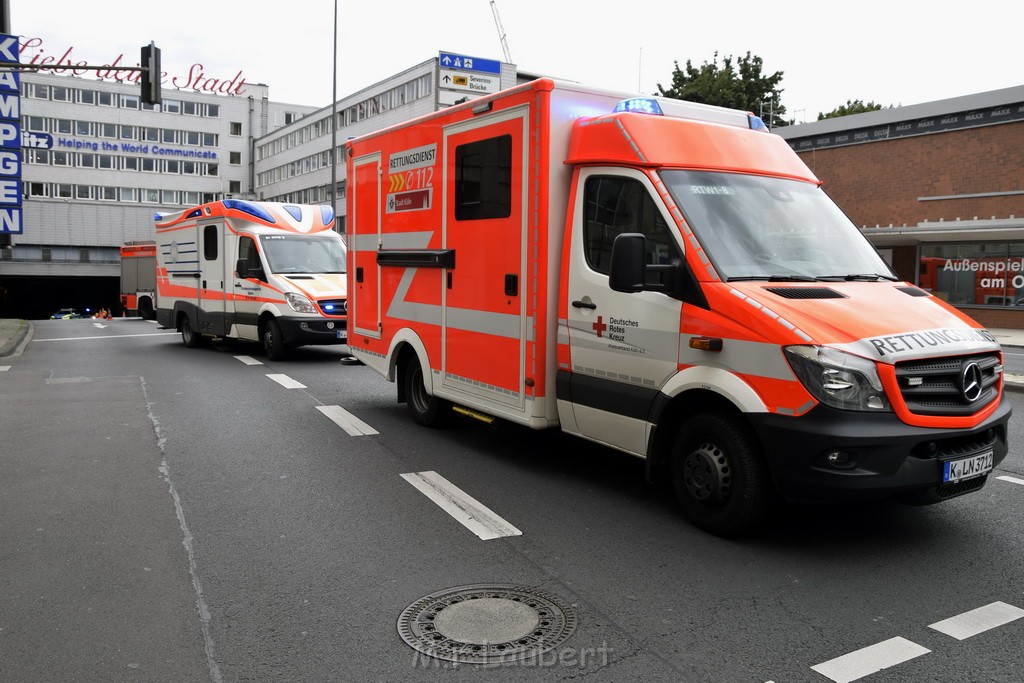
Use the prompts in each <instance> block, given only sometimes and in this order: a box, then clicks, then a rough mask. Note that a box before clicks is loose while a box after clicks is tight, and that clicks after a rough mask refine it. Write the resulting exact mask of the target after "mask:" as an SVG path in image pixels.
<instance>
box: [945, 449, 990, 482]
mask: <svg viewBox="0 0 1024 683" xmlns="http://www.w3.org/2000/svg"><path fill="white" fill-rule="evenodd" d="M991 471H992V451H989V452H988V453H982V454H981V455H974V456H971V457H970V458H962V459H960V460H950V461H949V462H944V463H942V481H943V482H947V481H960V480H961V479H973V478H974V477H980V476H981V475H983V474H987V473H988V472H991Z"/></svg>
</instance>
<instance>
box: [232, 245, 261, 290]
mask: <svg viewBox="0 0 1024 683" xmlns="http://www.w3.org/2000/svg"><path fill="white" fill-rule="evenodd" d="M238 258H244V259H245V261H246V265H247V266H248V268H249V277H255V278H259V279H260V280H262V279H263V265H262V264H261V263H260V253H259V252H258V251H257V250H256V240H254V239H253V238H251V237H246V236H242V237H240V238H239V239H238Z"/></svg>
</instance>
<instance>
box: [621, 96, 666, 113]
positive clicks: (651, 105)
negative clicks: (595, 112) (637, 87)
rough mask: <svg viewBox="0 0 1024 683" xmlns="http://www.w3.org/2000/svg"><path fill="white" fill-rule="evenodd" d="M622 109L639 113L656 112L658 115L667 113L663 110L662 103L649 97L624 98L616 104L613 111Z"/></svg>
mask: <svg viewBox="0 0 1024 683" xmlns="http://www.w3.org/2000/svg"><path fill="white" fill-rule="evenodd" d="M622 111H628V112H636V113H638V114H656V115H658V116H664V115H665V113H664V112H663V111H661V105H660V104H658V101H657V100H652V99H650V98H647V97H633V98H630V99H628V100H622V101H621V102H619V103H618V104H616V105H615V109H614V110H613V112H614V113H618V112H622Z"/></svg>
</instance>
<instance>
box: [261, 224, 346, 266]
mask: <svg viewBox="0 0 1024 683" xmlns="http://www.w3.org/2000/svg"><path fill="white" fill-rule="evenodd" d="M260 243H261V244H262V245H263V252H264V253H265V254H266V256H267V263H268V265H269V266H270V270H271V271H273V272H274V273H278V274H280V275H293V274H297V273H344V272H345V243H344V242H342V241H341V237H340V236H339V235H338V234H337V233H335V232H320V233H316V234H313V235H262V236H261V237H260Z"/></svg>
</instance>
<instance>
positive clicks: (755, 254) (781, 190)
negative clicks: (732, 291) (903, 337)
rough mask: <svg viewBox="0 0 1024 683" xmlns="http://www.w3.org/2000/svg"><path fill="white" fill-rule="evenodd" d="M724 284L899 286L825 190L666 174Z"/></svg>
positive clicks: (730, 176)
mask: <svg viewBox="0 0 1024 683" xmlns="http://www.w3.org/2000/svg"><path fill="white" fill-rule="evenodd" d="M662 178H663V179H664V180H665V184H666V185H668V188H669V191H670V192H671V194H672V196H673V197H674V198H675V201H676V203H677V205H678V206H679V207H680V208H681V209H682V212H683V215H684V216H685V217H686V222H687V223H688V224H689V225H690V227H691V228H692V229H693V231H694V233H696V235H697V239H698V240H700V243H701V246H703V248H704V251H705V253H706V254H707V255H708V257H709V258H710V259H711V261H712V263H713V264H714V266H715V268H716V269H717V271H718V274H719V275H720V276H721V277H722V279H724V280H760V279H772V280H818V279H822V280H832V279H836V280H878V279H886V280H897V279H898V278H896V277H894V276H893V272H892V270H891V269H890V268H889V266H888V265H886V263H885V261H884V260H883V259H882V257H881V256H879V255H878V252H876V251H875V249H874V247H872V246H871V244H870V243H869V242H868V241H867V240H866V239H865V238H864V236H863V235H861V234H860V231H859V230H857V227H856V226H855V225H854V224H853V223H852V222H851V221H850V219H849V218H847V217H846V215H845V214H844V213H843V212H842V211H841V210H840V209H839V207H838V206H836V204H835V203H834V202H833V201H832V200H831V199H830V198H829V197H828V196H827V195H826V194H825V192H824V191H823V190H821V189H820V188H819V187H817V186H815V185H813V184H811V183H807V182H802V181H798V180H787V179H783V178H767V177H763V176H752V175H742V174H738V173H711V172H703V171H676V170H671V171H662Z"/></svg>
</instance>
